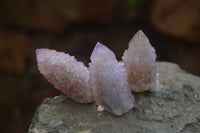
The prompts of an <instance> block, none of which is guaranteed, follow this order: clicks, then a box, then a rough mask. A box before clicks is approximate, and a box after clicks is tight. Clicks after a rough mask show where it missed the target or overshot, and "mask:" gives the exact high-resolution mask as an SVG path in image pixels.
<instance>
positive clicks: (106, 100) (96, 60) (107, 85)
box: [89, 43, 134, 115]
mask: <svg viewBox="0 0 200 133" xmlns="http://www.w3.org/2000/svg"><path fill="white" fill-rule="evenodd" d="M90 59H91V63H90V64H89V70H90V83H91V85H92V88H93V95H94V97H95V99H96V101H97V103H98V104H100V105H102V106H103V107H104V109H105V110H107V111H109V112H111V113H113V114H115V115H122V114H124V113H126V112H128V111H129V110H130V109H132V108H133V106H134V97H133V95H132V94H131V91H130V88H129V84H128V82H127V74H126V71H125V68H124V66H123V65H121V64H119V63H118V62H117V60H116V57H115V55H114V53H113V52H112V51H111V50H110V49H108V48H107V47H106V46H104V45H102V44H101V43H97V44H96V47H95V48H94V50H93V52H92V55H91V57H90Z"/></svg>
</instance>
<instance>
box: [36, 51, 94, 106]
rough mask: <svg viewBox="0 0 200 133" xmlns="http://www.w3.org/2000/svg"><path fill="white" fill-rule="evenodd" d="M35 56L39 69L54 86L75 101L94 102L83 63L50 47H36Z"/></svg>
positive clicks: (87, 73) (87, 72)
mask: <svg viewBox="0 0 200 133" xmlns="http://www.w3.org/2000/svg"><path fill="white" fill-rule="evenodd" d="M36 56H37V62H38V69H39V71H40V72H41V74H43V75H44V77H45V78H46V79H47V80H48V81H49V82H50V83H51V84H53V85H54V87H55V88H57V89H58V90H60V91H62V92H63V93H64V94H66V95H67V97H69V98H71V99H73V100H75V101H76V102H79V103H88V102H94V99H93V96H92V91H91V88H90V86H89V71H88V69H87V68H86V67H85V66H84V64H83V63H81V62H78V61H77V60H76V59H75V58H74V57H73V56H70V55H68V54H65V53H64V52H57V51H55V50H50V49H37V50H36Z"/></svg>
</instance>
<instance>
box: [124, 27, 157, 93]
mask: <svg viewBox="0 0 200 133" xmlns="http://www.w3.org/2000/svg"><path fill="white" fill-rule="evenodd" d="M122 59H123V62H124V65H125V68H126V71H127V74H128V82H129V85H130V87H131V90H132V91H135V92H141V91H145V90H149V91H152V90H154V89H157V88H158V85H159V83H158V80H157V68H156V54H155V49H154V48H153V47H152V46H151V44H150V42H149V40H148V38H147V37H146V36H145V34H144V33H143V32H142V31H141V30H139V31H138V32H137V33H136V34H135V35H134V37H133V38H132V39H131V40H130V42H129V48H128V50H126V51H125V52H124V57H123V58H122Z"/></svg>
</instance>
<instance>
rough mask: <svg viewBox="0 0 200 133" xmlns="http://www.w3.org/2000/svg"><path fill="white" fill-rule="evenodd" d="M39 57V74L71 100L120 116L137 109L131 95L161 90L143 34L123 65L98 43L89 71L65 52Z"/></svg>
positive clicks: (152, 53)
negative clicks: (94, 105)
mask: <svg viewBox="0 0 200 133" xmlns="http://www.w3.org/2000/svg"><path fill="white" fill-rule="evenodd" d="M36 56H37V62H38V69H39V71H40V73H41V74H43V75H44V77H45V78H46V79H47V80H48V81H49V82H50V83H51V84H52V85H54V87H55V88H56V89H58V90H60V91H61V92H62V93H64V94H65V95H66V96H67V97H68V98H71V99H73V100H74V101H76V102H77V103H90V102H96V103H97V104H98V105H101V106H102V107H103V108H104V109H105V110H107V111H109V112H110V113H112V114H114V115H117V116H121V115H123V114H124V113H127V112H128V111H129V110H131V109H132V108H133V107H134V96H133V95H132V93H131V92H142V91H146V90H148V91H153V90H155V89H157V88H158V86H159V82H158V80H157V76H158V74H157V68H156V54H155V49H154V48H153V47H152V46H151V44H150V42H149V40H148V38H147V37H146V36H145V34H144V33H143V32H142V31H141V30H139V31H138V32H137V33H136V34H135V35H134V36H133V38H132V39H131V40H130V42H129V48H128V49H127V50H125V52H124V55H123V57H122V62H118V61H117V59H116V57H115V54H114V53H113V52H112V51H111V50H110V49H109V48H107V47H106V46H105V45H103V44H101V43H99V42H98V43H97V44H96V46H95V48H94V50H93V52H92V55H91V57H90V60H91V62H90V63H89V68H87V67H86V66H84V64H83V63H82V62H79V61H77V60H76V59H75V58H74V56H70V55H69V54H66V53H64V52H57V51H55V50H50V49H37V50H36Z"/></svg>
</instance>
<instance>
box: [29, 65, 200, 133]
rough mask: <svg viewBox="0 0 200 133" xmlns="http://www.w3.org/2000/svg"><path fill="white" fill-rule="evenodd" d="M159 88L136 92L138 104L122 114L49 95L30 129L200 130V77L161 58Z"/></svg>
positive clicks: (67, 132) (81, 132)
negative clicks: (115, 114)
mask: <svg viewBox="0 0 200 133" xmlns="http://www.w3.org/2000/svg"><path fill="white" fill-rule="evenodd" d="M157 67H158V72H159V82H160V88H159V89H158V90H156V91H154V92H142V93H133V95H134V96H135V107H134V108H133V109H132V110H131V111H129V112H128V113H126V114H124V115H123V116H120V117H119V116H114V115H112V114H110V113H108V112H106V111H100V110H98V108H97V105H96V104H95V103H91V104H78V103H75V102H74V101H72V100H70V99H68V98H66V97H65V96H63V95H61V96H56V97H54V98H46V99H45V100H44V101H43V103H42V104H41V105H40V106H39V107H38V109H37V110H36V113H35V115H34V117H33V120H32V123H31V125H30V127H29V130H28V132H29V133H137V132H138V133H196V132H200V78H199V77H197V76H194V75H192V74H188V73H186V72H184V71H183V70H181V69H180V67H179V66H178V65H176V64H174V63H169V62H158V63H157Z"/></svg>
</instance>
